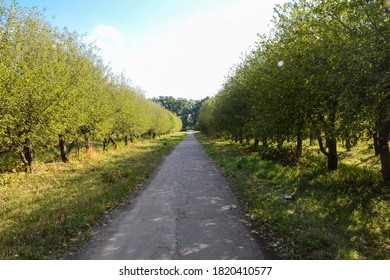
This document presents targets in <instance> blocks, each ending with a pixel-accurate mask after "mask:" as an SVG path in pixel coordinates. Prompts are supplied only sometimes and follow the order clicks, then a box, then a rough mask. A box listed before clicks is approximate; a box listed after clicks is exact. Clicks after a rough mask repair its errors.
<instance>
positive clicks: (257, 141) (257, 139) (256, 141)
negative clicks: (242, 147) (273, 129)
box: [254, 138, 260, 148]
mask: <svg viewBox="0 0 390 280" xmlns="http://www.w3.org/2000/svg"><path fill="white" fill-rule="evenodd" d="M259 142H260V139H259V138H255V144H254V145H255V148H257V147H258V146H259Z"/></svg>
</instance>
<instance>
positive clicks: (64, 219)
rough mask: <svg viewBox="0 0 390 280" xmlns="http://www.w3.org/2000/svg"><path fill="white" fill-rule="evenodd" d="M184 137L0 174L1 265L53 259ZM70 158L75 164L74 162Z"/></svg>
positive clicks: (81, 236) (122, 198) (85, 234)
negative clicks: (11, 261) (4, 261)
mask: <svg viewBox="0 0 390 280" xmlns="http://www.w3.org/2000/svg"><path fill="white" fill-rule="evenodd" d="M183 136H184V134H183V133H178V134H173V135H170V136H165V137H162V138H160V139H157V140H154V141H152V140H150V141H144V142H139V143H135V144H130V145H129V146H128V147H125V146H124V145H120V146H119V147H118V149H117V150H115V151H114V150H111V151H108V152H105V153H98V152H96V151H92V152H91V153H89V154H88V155H85V154H83V155H82V156H81V159H80V160H73V161H71V162H70V163H67V164H64V163H58V162H57V163H49V164H47V163H46V164H44V163H42V162H41V163H40V162H37V163H36V171H35V172H34V173H32V174H24V173H3V174H0V259H53V258H57V256H59V255H61V252H64V251H67V249H68V248H69V247H71V246H74V245H77V244H79V243H80V242H81V241H82V240H83V239H85V238H87V237H88V229H89V228H90V227H91V226H92V225H95V224H98V223H101V222H103V220H104V214H105V213H106V212H107V211H109V210H110V209H112V208H113V207H115V206H117V205H118V204H120V203H121V202H123V201H125V200H126V199H127V197H128V196H129V194H131V193H132V192H133V191H134V190H136V189H137V187H138V186H139V185H140V184H141V183H142V182H143V181H144V180H145V178H147V177H148V176H150V175H151V174H152V172H153V171H154V170H155V168H156V167H157V166H158V165H159V163H160V161H161V159H162V157H163V156H164V155H166V154H168V153H169V152H170V151H171V150H172V149H173V148H174V147H175V146H176V145H177V144H178V143H179V142H180V141H181V139H182V137H183ZM72 158H75V156H73V157H72Z"/></svg>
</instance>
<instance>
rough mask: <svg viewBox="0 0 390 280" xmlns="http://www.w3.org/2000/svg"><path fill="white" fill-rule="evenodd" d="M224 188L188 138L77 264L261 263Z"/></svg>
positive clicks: (195, 143)
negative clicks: (127, 261) (164, 261)
mask: <svg viewBox="0 0 390 280" xmlns="http://www.w3.org/2000/svg"><path fill="white" fill-rule="evenodd" d="M266 257H267V254H266V252H265V250H264V249H263V248H262V246H261V245H260V243H259V240H258V237H257V236H255V235H253V234H252V233H251V230H250V228H249V226H248V223H247V220H246V218H245V215H244V213H243V212H242V211H241V210H240V209H239V207H238V202H237V198H236V197H235V195H234V193H233V192H232V190H231V188H230V186H229V183H228V182H227V181H226V180H225V179H224V177H223V176H222V175H221V174H220V172H219V171H218V169H217V168H216V167H215V165H214V164H213V162H212V161H211V159H210V158H209V157H208V156H207V155H206V153H205V151H204V149H203V147H202V146H201V144H200V143H199V142H198V141H197V140H196V139H195V137H194V135H192V134H188V135H187V136H186V137H185V138H184V139H183V141H182V142H181V143H180V144H179V145H178V146H177V147H176V148H175V150H174V151H173V152H172V153H171V154H170V155H169V156H167V157H166V158H165V159H164V161H163V163H162V165H161V166H160V167H159V169H158V170H157V172H156V173H155V175H154V177H153V178H152V179H151V180H149V182H148V183H147V185H146V186H145V188H144V190H142V191H141V192H140V194H139V195H137V197H136V198H135V199H134V201H133V202H132V203H131V204H130V205H128V206H126V207H124V208H123V209H121V210H120V211H118V213H116V214H115V215H114V217H112V219H111V220H110V221H109V223H108V226H107V227H104V228H102V229H101V230H100V231H99V232H97V233H96V234H95V235H94V236H93V237H92V239H91V240H90V241H88V242H87V243H86V244H85V245H83V246H82V247H81V248H80V250H79V252H77V253H76V254H75V255H74V258H77V259H106V260H108V259H114V260H122V259H135V260H142V259H151V260H153V259H154V260H155V259H157V260H158V259H191V260H195V259H206V260H210V259H218V260H221V259H222V260H224V259H264V258H266Z"/></svg>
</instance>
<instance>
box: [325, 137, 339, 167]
mask: <svg viewBox="0 0 390 280" xmlns="http://www.w3.org/2000/svg"><path fill="white" fill-rule="evenodd" d="M326 145H327V146H328V170H329V171H333V170H336V169H337V166H338V156H337V141H336V139H334V138H327V139H326Z"/></svg>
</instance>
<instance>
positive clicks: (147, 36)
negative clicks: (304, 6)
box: [88, 0, 284, 99]
mask: <svg viewBox="0 0 390 280" xmlns="http://www.w3.org/2000/svg"><path fill="white" fill-rule="evenodd" d="M276 2H284V1H283V0H279V1H258V0H237V1H234V2H233V3H231V4H230V5H228V6H225V7H222V8H219V9H217V10H213V11H208V12H204V13H201V14H195V15H193V16H191V17H189V18H187V19H185V20H182V21H172V22H170V23H166V24H165V25H162V26H155V27H154V28H153V29H151V30H149V31H148V32H146V33H144V34H125V33H124V32H120V31H119V30H118V28H115V27H113V26H105V25H99V26H96V27H95V29H94V30H93V31H92V33H91V35H89V36H88V40H89V41H90V42H91V41H94V42H95V43H96V45H97V46H98V47H99V48H100V49H101V55H102V56H103V58H105V59H106V61H107V62H108V61H111V66H112V68H113V70H114V71H122V70H123V69H125V73H126V74H127V75H128V76H129V77H130V79H131V80H132V81H133V82H134V84H137V85H140V86H141V87H142V88H143V89H144V90H145V91H146V95H147V96H148V97H152V96H159V95H173V96H175V97H185V98H194V99H200V98H203V97H205V96H210V95H213V94H215V93H216V92H217V91H218V89H219V88H220V86H221V85H222V83H223V80H224V76H225V75H226V74H227V73H228V71H229V68H230V67H232V66H233V65H234V64H235V63H238V62H239V61H240V56H241V54H242V52H245V51H247V50H249V48H250V47H251V46H253V45H254V43H255V42H256V40H257V36H256V34H257V33H264V32H267V30H268V29H267V25H268V24H269V23H270V20H271V17H272V7H273V6H274V4H275V3H276Z"/></svg>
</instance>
